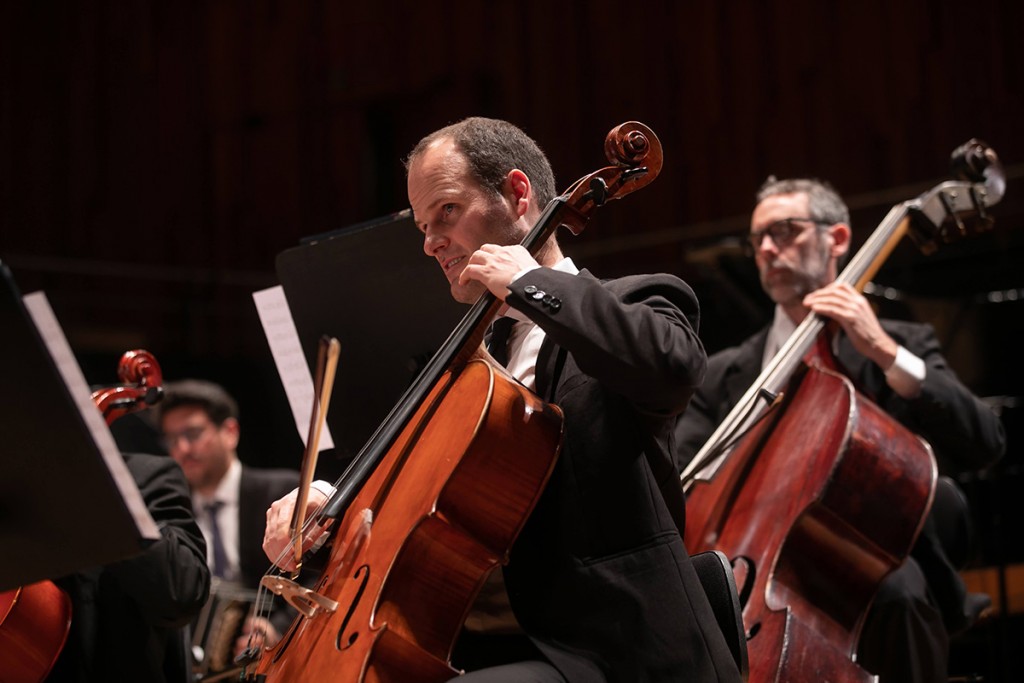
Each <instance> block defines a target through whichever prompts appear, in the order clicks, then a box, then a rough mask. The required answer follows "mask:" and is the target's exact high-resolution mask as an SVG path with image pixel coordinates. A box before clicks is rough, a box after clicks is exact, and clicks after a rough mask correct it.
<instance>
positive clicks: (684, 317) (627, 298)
mask: <svg viewBox="0 0 1024 683" xmlns="http://www.w3.org/2000/svg"><path fill="white" fill-rule="evenodd" d="M509 290H510V294H509V295H508V297H507V298H506V302H507V303H508V304H509V305H510V306H512V307H513V308H515V309H517V310H519V311H522V312H523V313H525V314H526V315H527V316H528V317H529V318H530V319H531V320H532V321H533V322H535V323H537V325H539V326H540V327H541V328H542V329H543V330H544V332H545V334H546V335H547V336H548V337H549V338H550V339H551V340H552V341H553V342H555V343H556V344H558V345H559V346H561V347H563V348H565V349H566V350H567V351H568V352H569V353H571V354H572V356H573V358H574V359H575V362H576V364H577V365H578V366H579V368H580V370H582V371H583V372H584V373H586V374H587V375H589V376H591V377H593V378H595V379H597V380H598V381H599V382H601V384H602V385H603V386H604V387H606V388H607V389H609V390H610V391H612V392H615V393H617V394H619V395H620V396H622V397H624V398H626V399H627V400H628V401H629V402H630V403H631V404H632V405H633V406H635V407H636V409H637V410H638V411H639V412H640V413H642V414H646V415H650V416H654V417H670V416H674V415H676V414H678V413H679V412H681V411H682V410H683V409H684V408H685V407H686V404H687V402H688V401H689V400H690V396H691V395H692V393H693V391H694V389H695V388H696V387H697V386H698V385H699V384H700V382H701V379H702V378H703V376H704V371H705V366H706V363H707V356H706V354H705V352H704V346H703V345H702V344H701V341H700V339H699V338H698V336H697V331H698V324H699V319H700V313H699V307H698V304H697V298H696V296H695V295H694V294H693V291H692V290H691V289H690V288H689V286H687V285H686V284H685V283H684V282H683V281H682V280H680V279H679V278H676V277H674V276H671V275H644V276H632V277H624V278H620V279H618V280H613V281H610V282H607V283H602V282H601V281H599V280H597V279H595V278H594V277H593V276H591V275H589V274H588V273H586V272H585V271H584V272H582V273H580V275H572V274H569V273H564V272H560V271H556V270H552V269H550V268H537V269H535V270H532V271H529V272H528V273H526V274H525V275H523V276H522V277H520V278H519V279H518V280H516V281H515V282H513V283H512V285H510V287H509Z"/></svg>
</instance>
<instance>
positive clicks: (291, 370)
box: [252, 285, 334, 451]
mask: <svg viewBox="0 0 1024 683" xmlns="http://www.w3.org/2000/svg"><path fill="white" fill-rule="evenodd" d="M252 299H253V301H254V302H255V303H256V311H257V312H258V313H259V316H260V322H261V323H262V324H263V332H264V334H266V335H267V343H268V344H269V345H270V354H271V355H272V356H273V357H274V364H275V365H277V374H278V375H280V376H281V384H282V385H283V386H284V393H285V395H286V396H287V397H288V405H290V406H291V408H292V415H293V416H294V418H295V427H296V429H298V430H299V437H300V438H301V439H302V443H303V444H304V445H305V444H306V437H307V436H308V432H309V418H310V415H312V412H313V373H311V372H310V371H309V365H308V364H307V363H306V357H305V356H304V355H303V353H302V343H301V342H300V341H299V333H298V331H296V329H295V321H294V320H293V319H292V311H291V309H290V308H288V299H287V298H285V295H284V288H283V287H281V286H280V285H278V286H276V287H270V288H268V289H263V290H260V291H258V292H253V294H252ZM328 448H334V441H333V440H332V439H331V431H330V429H328V427H327V424H326V423H325V424H324V428H323V431H322V432H321V434H320V450H321V451H324V450H327V449H328Z"/></svg>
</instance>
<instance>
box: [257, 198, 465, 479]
mask: <svg viewBox="0 0 1024 683" xmlns="http://www.w3.org/2000/svg"><path fill="white" fill-rule="evenodd" d="M303 242H304V244H302V245H300V246H298V247H294V248H291V249H288V250H286V251H284V252H282V253H281V254H279V255H278V257H277V275H278V278H279V279H280V281H281V285H282V287H283V289H284V293H285V296H286V298H287V299H288V307H289V308H290V309H291V313H292V318H293V320H294V321H295V328H296V330H297V331H298V335H299V340H300V342H301V344H302V350H303V353H304V354H305V356H306V361H307V362H308V363H309V367H310V368H315V367H316V350H317V343H318V340H319V339H320V337H321V336H322V335H329V336H332V337H336V338H337V339H338V341H339V342H340V343H341V357H340V361H339V364H338V372H337V377H336V379H335V384H334V393H333V395H332V397H331V404H330V408H329V410H328V415H327V425H328V427H329V428H330V430H331V436H332V438H333V439H334V444H335V454H336V456H337V459H338V461H339V462H337V463H336V465H335V467H334V468H332V469H337V470H338V471H336V472H334V471H332V472H330V473H329V474H333V475H335V476H336V475H338V474H340V470H341V467H343V466H344V465H345V464H347V462H348V461H349V460H350V459H351V458H352V457H353V456H354V455H356V454H357V453H358V452H359V449H360V448H362V446H363V445H364V444H365V443H366V441H367V440H368V439H369V438H370V436H371V435H372V434H373V431H374V430H375V429H376V428H377V426H378V425H379V424H380V423H381V422H383V421H384V418H385V417H387V414H388V412H389V411H390V410H391V408H392V407H393V406H394V405H395V403H397V402H398V399H399V398H401V395H402V393H403V392H404V391H405V389H406V388H407V387H408V386H409V384H410V383H411V382H412V380H413V379H414V378H415V376H416V375H417V374H418V372H419V371H420V370H421V369H422V368H423V366H424V365H425V364H426V362H427V361H429V360H430V357H431V356H432V355H433V354H434V352H435V351H436V350H437V349H438V347H440V345H441V344H442V343H443V342H444V340H445V339H447V338H448V335H449V334H450V333H451V331H452V330H453V329H454V328H455V326H456V325H457V324H458V322H459V320H461V319H462V316H463V315H465V313H466V312H467V310H468V309H467V308H466V307H465V306H461V305H460V304H458V303H456V302H455V301H454V300H453V299H452V297H451V293H450V289H449V287H448V282H447V280H445V277H444V274H443V273H442V272H441V269H440V267H439V266H438V264H437V261H436V260H435V259H432V258H429V257H427V256H426V255H424V253H423V236H422V235H421V234H420V233H419V231H418V230H417V229H416V227H415V225H414V224H413V221H412V217H411V214H410V212H409V211H408V210H406V211H402V212H399V213H396V214H393V215H390V216H385V217H383V218H380V219H377V220H375V221H370V222H367V223H362V224H359V225H355V226H352V227H350V228H346V229H343V230H339V231H337V232H334V233H328V234H325V235H319V236H316V237H313V238H307V239H306V240H303ZM324 474H328V473H326V472H325V473H324Z"/></svg>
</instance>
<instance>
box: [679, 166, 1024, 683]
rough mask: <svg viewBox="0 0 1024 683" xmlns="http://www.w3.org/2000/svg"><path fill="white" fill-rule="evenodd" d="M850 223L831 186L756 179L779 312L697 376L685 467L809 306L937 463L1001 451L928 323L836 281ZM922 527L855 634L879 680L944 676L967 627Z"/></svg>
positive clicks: (906, 681) (684, 430) (768, 281)
mask: <svg viewBox="0 0 1024 683" xmlns="http://www.w3.org/2000/svg"><path fill="white" fill-rule="evenodd" d="M849 223H850V216H849V211H848V209H847V207H846V205H845V204H844V202H843V201H842V199H841V198H840V196H839V195H838V194H837V193H836V191H835V190H834V189H833V188H832V187H831V186H830V185H828V184H827V183H823V182H820V181H817V180H810V179H792V180H776V179H775V178H774V177H772V178H769V179H768V181H767V182H766V183H765V184H764V185H763V186H762V187H761V189H760V190H759V192H758V194H757V206H756V207H755V209H754V212H753V215H752V217H751V220H750V234H749V236H748V239H749V241H750V245H751V247H752V248H753V251H754V259H755V262H756V264H757V268H758V271H759V272H760V278H761V286H762V287H763V289H764V291H765V292H767V294H768V295H769V297H771V299H772V301H774V302H775V317H774V320H773V322H772V323H771V325H770V326H769V327H767V328H765V329H763V330H761V331H760V332H758V333H757V334H755V335H753V336H752V337H750V338H748V339H747V340H746V341H744V342H743V343H742V344H740V345H739V346H737V347H733V348H728V349H725V350H723V351H719V352H718V353H715V354H714V355H712V356H711V358H710V359H709V361H708V372H707V376H706V377H705V380H704V384H703V385H702V386H701V388H700V389H699V390H698V391H697V393H696V394H695V395H694V397H693V401H692V402H691V404H690V407H689V409H688V410H687V411H686V413H685V414H683V415H682V417H681V418H680V420H679V422H678V424H677V427H676V453H677V458H678V463H677V464H678V466H679V468H680V469H684V468H685V466H686V464H687V463H688V462H689V461H690V459H692V458H693V456H694V455H695V454H696V452H697V451H698V450H700V448H701V446H703V445H704V442H705V441H707V439H708V438H709V437H710V436H711V434H712V432H714V430H715V428H716V427H717V426H718V424H719V423H720V422H722V420H724V419H725V417H726V416H727V415H728V413H729V411H730V410H731V409H732V408H733V407H734V406H735V405H736V403H738V402H739V399H740V398H741V397H742V395H743V393H744V392H745V391H746V390H747V389H748V388H749V387H750V386H751V385H752V384H753V383H754V381H755V380H756V379H757V377H758V375H760V373H761V370H762V368H763V367H764V366H765V365H767V364H768V363H769V362H770V361H771V359H772V358H773V357H774V356H775V354H776V352H778V350H779V349H780V348H781V347H782V345H783V344H784V343H785V342H786V340H787V339H788V338H789V336H790V334H791V333H792V332H793V331H794V330H795V329H796V327H797V325H799V324H800V322H801V321H802V320H803V319H804V318H805V317H806V316H807V314H808V312H810V311H813V312H814V313H816V314H818V315H821V316H824V317H826V318H830V319H832V320H834V321H836V322H837V323H838V324H839V326H840V328H841V334H840V335H839V338H838V340H837V342H836V345H835V346H834V348H835V349H836V356H837V358H838V360H839V362H840V364H841V365H842V366H843V367H844V369H845V370H846V371H847V374H848V376H849V377H850V378H851V379H852V380H853V382H854V384H855V385H856V386H857V387H858V388H859V389H860V390H861V391H862V392H865V393H866V394H867V395H869V396H870V397H871V398H872V399H873V400H874V402H875V403H877V404H878V405H879V406H880V407H881V408H882V409H884V410H885V411H886V412H888V413H889V414H890V415H892V416H893V417H894V418H896V419H897V420H898V421H900V422H901V423H903V424H904V425H905V426H906V427H907V428H908V429H910V430H911V431H912V432H914V433H916V434H919V435H921V436H922V437H924V438H925V439H926V440H927V441H928V442H929V443H930V444H931V446H932V448H933V450H934V452H935V455H936V458H937V460H938V462H939V470H940V471H941V472H944V473H950V474H952V473H955V472H962V471H967V470H974V469H980V468H983V467H986V466H988V465H990V464H992V463H993V462H995V461H996V460H997V459H998V458H999V457H1000V456H1001V455H1002V453H1003V451H1004V450H1005V447H1006V443H1005V433H1004V430H1003V426H1002V423H1001V422H1000V421H999V419H998V418H997V416H996V415H995V414H994V413H993V412H992V411H991V410H990V409H989V408H988V407H987V406H986V405H985V404H984V403H982V402H981V401H980V400H979V399H978V398H977V397H975V396H974V395H973V394H972V393H971V392H970V391H969V390H968V389H967V388H966V387H965V386H964V385H963V384H962V383H961V382H960V381H959V380H958V379H957V377H956V374H955V373H954V372H953V370H952V369H951V368H950V367H949V365H948V363H947V362H946V360H945V358H943V356H942V352H941V349H940V348H939V343H938V340H937V339H936V337H935V333H934V330H933V329H932V328H931V326H929V325H923V324H917V323H909V322H899V321H894V320H879V319H878V318H877V317H876V315H875V313H874V311H873V310H872V308H871V305H870V304H869V303H868V301H867V300H866V299H865V298H864V296H863V295H861V294H860V293H859V292H857V291H856V290H855V289H854V288H852V287H850V286H849V285H846V284H841V283H838V282H835V279H836V277H837V275H838V269H839V263H840V262H841V260H842V259H843V258H844V257H845V256H846V255H847V252H848V251H849V249H850V237H851V230H850V225H849ZM932 523H933V522H932V520H929V525H930V524H932ZM929 525H926V526H925V531H924V533H922V535H921V537H920V539H919V540H918V542H917V544H916V545H915V546H914V548H913V550H912V551H911V558H909V559H908V560H907V561H906V562H905V563H904V564H903V565H902V566H901V567H900V568H899V569H897V570H896V571H894V572H893V573H892V574H890V575H889V576H888V577H886V579H885V580H884V581H883V583H882V585H881V587H880V589H879V592H878V595H877V596H876V598H875V601H874V603H873V604H872V607H871V609H870V611H869V613H868V616H867V620H866V622H865V626H864V629H863V632H862V634H861V639H860V643H859V657H858V661H859V663H860V664H861V666H863V667H864V668H865V669H867V670H868V671H870V672H872V673H875V674H878V675H879V676H880V680H881V681H882V683H914V682H918V681H920V682H924V681H928V682H932V681H934V682H936V683H937V682H938V681H943V682H944V681H946V679H947V674H946V671H947V665H948V655H949V634H950V633H955V632H956V631H958V630H960V629H962V628H964V627H965V626H966V625H967V621H966V620H967V615H966V614H965V612H964V610H965V604H964V600H965V588H964V585H963V582H962V580H961V579H960V577H959V576H958V575H957V573H956V570H955V569H954V568H953V567H952V566H951V565H950V563H949V561H948V559H947V558H946V556H945V553H944V552H943V550H942V548H941V547H940V546H939V543H938V539H937V537H936V535H935V533H934V531H935V530H934V528H932V527H930V526H929Z"/></svg>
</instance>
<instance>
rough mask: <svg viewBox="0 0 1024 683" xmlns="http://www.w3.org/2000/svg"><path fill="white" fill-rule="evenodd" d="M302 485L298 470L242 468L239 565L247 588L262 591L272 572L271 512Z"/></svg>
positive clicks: (239, 497)
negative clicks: (267, 545) (267, 540)
mask: <svg viewBox="0 0 1024 683" xmlns="http://www.w3.org/2000/svg"><path fill="white" fill-rule="evenodd" d="M298 485H299V473H298V472H296V471H294V470H288V469H257V468H254V467H246V466H245V465H243V466H242V479H241V482H240V483H239V485H238V489H239V495H238V564H239V569H240V570H241V582H242V585H243V586H245V587H246V588H258V587H259V584H260V579H261V578H262V577H263V574H264V573H266V571H267V569H269V568H270V560H269V559H267V556H266V554H265V553H264V552H263V532H264V530H265V529H266V526H267V509H268V508H269V507H270V504H271V503H273V502H274V501H275V500H277V499H279V498H282V497H283V496H285V495H286V494H288V493H290V492H291V491H292V489H294V488H295V487H297V486H298Z"/></svg>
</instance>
